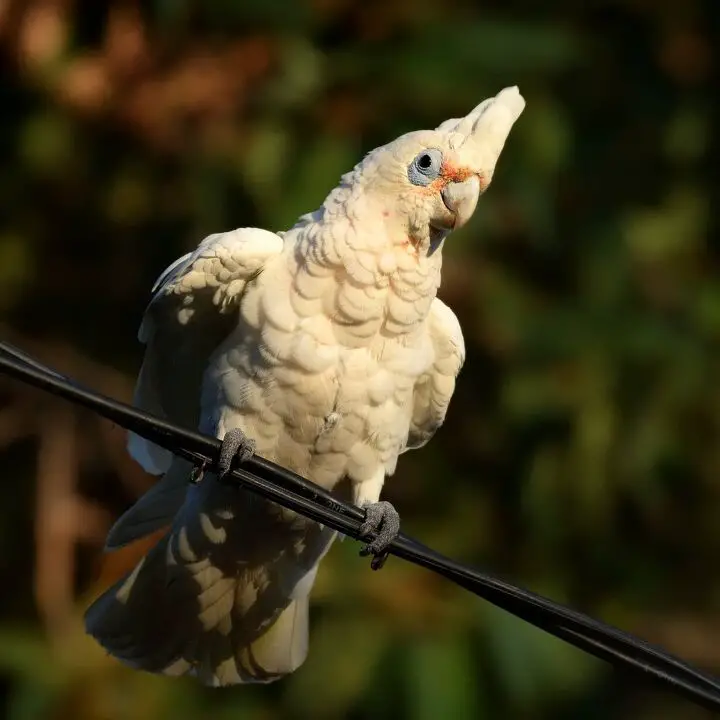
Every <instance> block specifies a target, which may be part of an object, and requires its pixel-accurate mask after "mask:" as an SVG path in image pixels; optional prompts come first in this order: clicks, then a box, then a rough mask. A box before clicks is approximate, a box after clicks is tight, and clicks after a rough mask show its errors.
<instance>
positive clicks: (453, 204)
mask: <svg viewBox="0 0 720 720" xmlns="http://www.w3.org/2000/svg"><path fill="white" fill-rule="evenodd" d="M441 195H442V199H443V202H444V203H445V207H446V208H447V209H448V210H449V211H450V213H451V214H452V216H453V218H454V222H453V224H452V225H451V226H450V227H451V228H452V229H453V230H457V228H461V227H462V226H463V225H465V223H466V222H467V221H468V220H469V219H470V218H471V217H472V214H473V213H474V212H475V206H476V205H477V201H478V198H479V197H480V180H479V179H478V177H477V175H472V176H471V177H469V178H468V179H467V180H463V181H462V182H449V183H448V184H447V185H445V187H444V188H443V189H442V191H441Z"/></svg>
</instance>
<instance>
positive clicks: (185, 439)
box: [0, 343, 720, 711]
mask: <svg viewBox="0 0 720 720" xmlns="http://www.w3.org/2000/svg"><path fill="white" fill-rule="evenodd" d="M0 370H1V371H2V372H4V373H5V374H7V375H10V376H12V377H14V378H16V379H18V380H20V381H21V382H24V383H26V384H28V385H32V386H34V387H37V388H40V389H42V390H45V391H47V392H49V393H52V394H53V395H57V396H59V397H62V398H64V399H65V400H68V401H70V402H73V403H75V404H77V405H81V406H83V407H86V408H88V409H90V410H93V411H94V412H96V413H98V414H99V415H102V416H103V417H105V418H107V419H108V420H111V421H113V422H115V423H117V424H118V425H120V426H122V427H124V428H125V429H127V430H131V431H132V432H134V433H136V434H138V435H141V436H142V437H144V438H146V439H147V440H150V441H151V442H153V443H155V444H157V445H159V446H161V447H163V448H165V449H166V450H169V451H170V452H172V453H174V454H175V455H178V456H181V457H183V458H185V459H187V460H189V461H191V462H192V463H193V464H195V465H196V466H199V467H213V466H214V465H215V463H216V461H217V459H218V456H219V452H220V441H219V440H217V439H216V438H212V437H209V436H205V435H202V434H200V433H197V432H194V431H192V430H187V429H184V428H181V427H179V426H177V425H174V424H172V423H169V422H167V421H166V420H163V419H160V418H158V417H155V416H153V415H151V414H148V413H146V412H143V411H141V410H139V409H137V408H134V407H132V406H130V405H126V404H125V403H121V402H118V401H116V400H112V399H111V398H108V397H106V396H104V395H100V394H98V393H95V392H93V391H92V390H89V389H87V388H85V387H83V386H81V385H79V384H78V383H76V382H75V381H73V380H71V379H70V378H68V377H66V376H64V375H61V374H60V373H58V372H56V371H54V370H51V369H50V368H48V367H46V366H45V365H43V364H42V363H40V362H38V361H37V360H35V359H34V358H32V357H30V356H29V355H27V354H26V353H24V352H22V351H21V350H19V349H18V348H16V347H14V346H12V345H10V344H9V343H0ZM232 477H233V479H234V480H235V481H237V482H238V483H240V484H241V485H242V486H243V487H245V488H247V489H248V490H250V491H251V492H254V493H256V494H258V495H261V496H262V497H264V498H266V499H268V500H271V501H273V502H276V503H278V504H279V505H282V506H284V507H286V508H289V509H290V510H294V511H295V512H298V513H300V514H302V515H304V516H306V517H308V518H310V519H312V520H315V521H317V522H319V523H322V524H323V525H326V526H328V527H330V528H333V529H334V530H337V531H339V532H341V533H343V534H345V535H349V536H350V537H352V538H354V539H356V540H359V539H360V536H359V530H360V525H361V524H362V522H363V520H364V517H365V516H364V513H363V512H362V511H361V510H360V509H359V508H358V507H356V506H354V505H350V504H348V503H345V502H342V501H341V500H339V499H338V498H336V497H334V496H333V495H331V494H330V493H329V492H327V491H325V490H324V489H323V488H321V487H319V486H318V485H315V484H314V483H312V482H309V481H308V480H305V479H304V478H302V477H300V476H299V475H297V474H296V473H294V472H292V471H290V470H288V469H287V468H283V467H281V466H280V465H277V464H275V463H273V462H270V461H268V460H265V459H263V458H261V457H259V456H257V455H254V456H253V457H252V458H251V459H250V460H248V461H247V462H245V463H243V464H242V465H241V466H240V467H238V468H235V469H233V471H232ZM388 551H389V553H390V554H392V555H396V556H397V557H400V558H403V559H404V560H407V561H409V562H412V563H414V564H416V565H419V566H421V567H424V568H426V569H428V570H432V571H433V572H436V573H438V574H439V575H442V576H443V577H445V578H447V579H448V580H451V581H452V582H454V583H456V584H457V585H459V586H461V587H463V588H465V589H466V590H469V591H470V592H472V593H474V594H475V595H478V596H479V597H481V598H484V599H485V600H487V601H488V602H490V603H492V604H493V605H495V606H497V607H499V608H502V609H503V610H506V611H507V612H509V613H512V614H513V615H515V616H517V617H518V618H520V619H522V620H524V621H526V622H528V623H530V624H532V625H535V627H538V628H540V629H541V630H545V631H546V632H548V633H550V634H551V635H554V636H555V637H557V638H560V639H562V640H565V641H566V642H568V643H570V644H572V645H574V646H575V647H578V648H580V649H581V650H584V651H585V652H587V653H590V654H591V655H594V656H596V657H598V658H601V659H602V660H607V661H608V662H610V663H612V664H613V665H614V666H615V667H617V668H619V669H624V670H631V671H634V672H639V673H642V674H643V675H645V676H649V677H650V678H651V679H654V680H655V681H657V682H659V683H660V684H662V685H664V686H665V687H667V688H668V689H670V690H672V691H673V692H676V693H678V694H681V695H684V696H685V697H687V698H689V699H690V700H692V701H694V702H695V703H697V704H698V705H702V706H704V707H706V708H708V709H710V710H715V711H720V680H718V679H716V678H714V677H713V676H711V675H709V674H706V673H703V672H701V671H699V670H696V669H695V668H693V667H692V666H690V665H688V664H687V663H685V662H683V661H682V660H680V659H678V658H675V657H673V656H672V655H670V654H669V653H667V652H665V651H664V650H662V649H661V648H658V647H654V646H652V645H650V644H648V643H646V642H645V641H643V640H640V639H639V638H636V637H635V636H633V635H631V634H629V633H626V632H623V631H621V630H618V629H617V628H614V627H612V626H610V625H607V624H605V623H602V622H600V621H599V620H595V619H593V618H591V617H589V616H587V615H583V614H582V613H579V612H576V611H574V610H571V609H570V608H567V607H565V606H563V605H560V604H558V603H555V602H553V601H552V600H548V599H547V598H544V597H542V596H540V595H536V594H535V593H532V592H530V591H528V590H524V589H522V588H519V587H516V586H514V585H511V584H510V583H506V582H504V581H502V580H499V579H497V578H495V577H493V576H491V575H488V574H486V573H483V572H480V571H479V570H476V569H474V568H472V567H469V566H467V565H463V564H461V563H458V562H455V561H454V560H451V559H450V558H446V557H444V556H443V555H441V554H440V553H437V552H435V551H434V550H432V549H431V548H428V547H426V546H425V545H422V544H421V543H419V542H418V541H417V540H414V539H412V538H410V537H408V536H407V535H404V534H402V533H401V534H400V535H399V536H398V537H397V538H396V539H395V540H394V541H393V543H392V544H391V545H390V547H389V548H388Z"/></svg>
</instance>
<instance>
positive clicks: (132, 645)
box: [86, 88, 524, 685]
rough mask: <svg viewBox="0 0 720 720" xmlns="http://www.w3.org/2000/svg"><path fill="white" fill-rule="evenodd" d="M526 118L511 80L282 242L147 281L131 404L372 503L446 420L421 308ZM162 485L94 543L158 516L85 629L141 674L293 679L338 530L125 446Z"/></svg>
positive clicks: (397, 154)
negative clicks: (240, 437)
mask: <svg viewBox="0 0 720 720" xmlns="http://www.w3.org/2000/svg"><path fill="white" fill-rule="evenodd" d="M523 107H524V101H523V100H522V97H521V96H520V94H519V92H518V90H517V88H508V89H506V90H503V91H502V92H501V93H499V94H498V95H497V96H496V97H495V98H491V99H489V100H487V101H485V102H484V103H482V104H481V105H479V106H478V107H477V108H476V109H475V110H474V111H473V112H471V113H470V114H469V115H468V116H466V117H465V118H461V119H459V120H449V121H446V122H445V123H443V124H442V125H441V126H440V128H438V129H437V130H435V131H420V132H415V133H409V134H407V135H403V136H402V137H400V138H398V139H397V140H395V141H394V142H392V143H390V144H389V145H386V146H384V147H381V148H378V149H377V150H374V151H373V152H371V153H370V154H369V155H368V156H367V157H366V158H365V159H364V160H363V162H361V163H360V164H359V165H357V166H356V167H355V168H354V170H353V171H352V172H350V173H348V174H346V175H344V176H343V178H342V179H341V182H340V184H339V186H338V187H337V188H336V189H335V190H333V191H332V192H331V193H330V195H329V196H328V198H327V199H326V200H325V202H324V203H323V205H322V207H321V208H320V209H319V210H317V211H316V212H314V213H312V214H308V215H305V216H303V217H302V218H300V220H299V221H298V222H297V223H296V225H295V226H294V227H293V228H291V229H290V230H288V231H287V232H285V233H282V234H275V233H271V232H268V231H265V230H260V229H257V228H240V229H237V230H233V231H232V232H227V233H219V234H215V235H211V236H210V237H208V238H206V239H205V240H203V241H202V243H200V245H199V246H198V248H197V249H196V250H195V251H194V252H193V253H189V254H188V255H186V256H185V257H183V258H180V259H179V260H177V261H176V262H175V263H173V264H172V265H171V266H170V267H169V268H168V269H167V270H166V271H165V273H164V274H163V275H162V276H161V278H160V279H159V280H158V283H157V285H156V287H155V288H154V293H155V295H154V297H153V300H152V302H151V304H150V306H149V307H148V310H147V312H146V315H145V318H144V320H143V323H142V326H141V328H140V333H139V337H140V340H141V341H142V342H143V343H145V345H146V346H147V349H146V355H145V360H144V363H143V367H142V369H141V372H140V376H139V378H138V384H137V389H136V403H137V404H138V405H139V406H140V407H142V408H144V409H147V410H149V411H152V412H155V413H157V414H159V415H161V416H164V417H167V418H169V419H170V420H172V421H174V422H177V423H180V424H183V425H185V426H188V427H193V428H199V429H200V430H202V431H203V432H206V433H208V434H212V435H214V436H217V437H218V438H223V437H224V435H225V433H226V432H228V431H229V430H231V429H234V428H239V429H241V430H242V431H243V432H245V433H246V434H247V435H248V436H250V437H251V438H253V439H254V440H255V441H256V443H257V447H256V451H257V453H258V454H260V455H262V456H263V457H265V458H268V459H270V460H273V461H275V462H277V463H280V464H281V465H284V466H286V467H288V468H291V469H293V470H294V471H295V472H297V473H299V474H301V475H303V476H304V477H307V478H309V479H312V480H314V481H315V482H317V483H319V484H320V485H322V486H323V487H325V488H327V489H329V490H332V489H333V488H335V486H336V485H337V483H338V482H339V481H340V480H341V479H342V478H344V477H347V478H348V479H349V481H350V487H351V491H352V500H353V502H355V503H357V504H358V505H360V506H364V505H367V504H372V503H376V502H377V501H378V500H379V498H380V492H381V489H382V485H383V482H384V480H385V477H386V476H387V475H391V474H392V473H393V472H394V470H395V466H396V464H397V460H398V456H399V455H400V454H401V453H402V452H404V451H406V450H408V449H411V448H416V447H420V446H422V445H424V444H425V443H426V442H427V441H428V440H429V439H430V437H432V435H433V434H434V432H435V431H436V430H437V428H438V427H439V426H440V425H441V424H442V422H443V420H444V418H445V414H446V412H447V408H448V404H449V402H450V398H451V396H452V394H453V391H454V387H455V378H456V377H457V374H458V373H459V371H460V368H461V366H462V363H463V360H464V354H465V348H464V343H463V336H462V332H461V329H460V326H459V323H458V321H457V319H456V317H455V315H454V314H453V313H452V311H451V310H450V309H449V308H448V307H447V306H446V305H445V304H443V303H442V302H441V301H440V300H439V299H438V298H437V297H436V292H437V289H438V286H439V284H440V269H441V262H442V245H443V242H444V239H445V237H446V236H447V235H448V233H449V232H450V230H451V229H454V228H455V227H459V226H460V225H462V224H464V223H465V222H466V221H467V220H468V219H469V217H470V216H471V215H472V212H473V211H474V209H475V205H476V202H477V199H478V196H479V194H480V192H482V191H483V190H484V189H486V187H487V185H488V184H489V182H490V180H491V178H492V174H493V172H494V169H495V163H496V161H497V158H498V156H499V154H500V151H501V149H502V147H503V144H504V142H505V139H506V137H507V135H508V133H509V131H510V129H511V127H512V125H513V123H514V122H515V120H516V119H517V118H518V116H519V115H520V113H521V112H522V109H523ZM128 447H129V451H130V453H131V454H132V456H133V457H134V458H135V459H136V460H137V461H138V462H139V463H140V464H142V465H143V467H144V468H146V469H147V470H148V471H149V472H151V473H154V474H162V475H163V477H162V479H161V480H160V481H159V483H158V484H157V485H156V486H155V487H154V488H153V489H152V490H151V491H150V492H148V493H147V494H146V495H145V496H144V497H143V498H141V499H140V500H139V501H138V503H136V504H135V505H134V506H133V507H132V508H131V509H130V510H129V511H128V512H127V513H126V514H125V515H123V516H122V517H121V518H120V520H119V521H118V522H117V524H116V525H115V527H114V528H113V529H112V531H111V533H110V536H109V538H108V546H109V547H119V546H121V545H123V544H126V543H128V542H130V541H132V540H135V539H137V538H139V537H142V536H144V535H146V534H148V533H150V532H153V531H155V530H157V529H159V528H162V527H164V526H166V525H169V524H171V525H172V527H171V530H170V531H169V533H168V534H167V535H166V536H165V537H164V538H163V539H162V540H161V541H160V543H159V544H158V545H157V546H156V547H154V548H153V549H152V550H151V551H150V552H149V553H148V554H147V555H146V556H145V557H144V558H143V559H142V560H141V562H140V563H139V564H138V566H137V567H136V568H135V569H134V570H133V572H132V573H130V575H129V576H128V577H127V578H124V579H123V580H122V581H120V582H119V583H117V584H116V585H115V586H114V587H112V588H110V589H109V590H108V591H107V592H106V593H105V594H104V595H102V596H101V597H100V599H98V600H97V601H96V602H95V603H94V604H93V605H92V606H91V607H90V609H89V610H88V613H87V616H86V624H87V628H88V631H89V632H90V633H91V634H92V635H93V636H95V637H96V638H97V639H98V641H99V642H100V643H101V644H102V645H103V646H104V647H105V648H106V649H107V650H108V651H109V652H110V653H112V654H113V655H114V656H116V657H117V658H119V659H120V660H122V661H123V662H125V663H127V664H129V665H131V666H133V667H136V668H140V669H144V670H148V671H152V672H161V673H165V674H170V675H182V674H193V675H195V676H197V677H198V678H199V679H200V680H201V681H202V682H204V683H206V684H209V685H227V684H235V683H240V682H267V681H270V680H274V679H276V678H278V677H280V676H282V675H284V674H286V673H288V672H291V671H293V670H294V669H295V668H297V667H298V666H299V665H300V664H301V663H302V662H303V660H304V659H305V656H306V654H307V642H308V596H309V594H310V590H311V587H312V584H313V581H314V578H315V574H316V572H317V567H318V564H319V561H320V559H321V558H322V556H323V555H324V553H325V552H327V550H328V549H329V547H330V545H331V543H332V540H333V538H334V533H333V532H332V531H330V530H328V529H323V528H321V527H320V526H318V525H317V524H316V523H313V522H310V521H307V520H305V519H304V518H301V517H298V516H296V515H294V514H293V513H290V512H288V511H286V510H284V509H282V508H280V507H278V506H276V505H274V504H272V503H268V502H266V501H263V500H261V499H259V498H257V497H254V496H252V495H251V494H249V493H247V492H246V491H244V490H241V489H236V488H230V487H226V486H223V485H221V484H219V483H217V482H214V478H213V477H212V476H210V477H207V478H206V479H205V480H204V481H203V482H201V483H200V484H199V485H196V486H195V485H190V484H189V483H188V479H189V474H190V467H189V465H188V464H187V463H185V462H184V461H181V460H178V459H175V458H173V457H172V456H171V455H170V454H169V453H167V452H166V451H164V450H163V449H161V448H158V447H156V446H154V445H152V444H151V443H148V442H147V441H145V440H144V439H143V438H140V437H137V436H134V435H131V437H130V439H129V442H128Z"/></svg>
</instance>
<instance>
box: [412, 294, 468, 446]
mask: <svg viewBox="0 0 720 720" xmlns="http://www.w3.org/2000/svg"><path fill="white" fill-rule="evenodd" d="M428 332H429V333H430V338H431V340H432V344H433V348H434V350H435V359H434V362H433V364H432V366H431V367H430V370H429V371H428V372H427V373H426V374H425V375H423V376H422V377H421V378H420V379H419V380H418V382H417V383H416V385H415V394H414V404H413V413H412V418H411V422H410V433H409V435H408V439H407V443H406V446H405V450H413V449H415V448H419V447H422V446H423V445H425V443H427V442H428V440H430V438H431V437H432V436H433V435H434V434H435V432H436V431H437V429H438V428H439V427H440V426H441V425H442V424H443V421H444V420H445V415H446V413H447V409H448V406H449V405H450V399H451V398H452V395H453V392H454V390H455V380H456V378H457V376H458V374H459V373H460V370H461V369H462V366H463V363H464V362H465V340H464V338H463V334H462V329H461V327H460V323H459V322H458V319H457V317H456V316H455V313H454V312H453V311H452V310H451V309H450V308H449V307H448V306H447V305H446V304H445V303H444V302H442V300H440V299H439V298H435V300H433V303H432V306H431V308H430V315H429V317H428Z"/></svg>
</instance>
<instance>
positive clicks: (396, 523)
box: [360, 500, 400, 570]
mask: <svg viewBox="0 0 720 720" xmlns="http://www.w3.org/2000/svg"><path fill="white" fill-rule="evenodd" d="M364 509H365V522H364V523H363V524H362V525H361V526H360V537H361V538H363V539H369V540H370V542H369V543H368V544H367V545H366V546H365V547H364V548H363V549H362V550H361V551H360V555H361V556H362V557H366V556H367V555H372V556H373V559H372V562H371V563H370V567H371V568H372V569H373V570H379V569H380V568H381V567H382V566H383V565H384V564H385V561H386V560H387V557H388V547H389V545H390V543H392V541H393V540H394V539H395V538H396V537H397V536H398V533H399V532H400V515H399V514H398V511H397V510H396V509H395V508H394V507H393V506H392V505H391V504H390V503H389V502H386V501H384V500H381V501H380V502H376V503H368V504H367V505H365V506H364ZM373 536H374V537H373Z"/></svg>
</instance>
